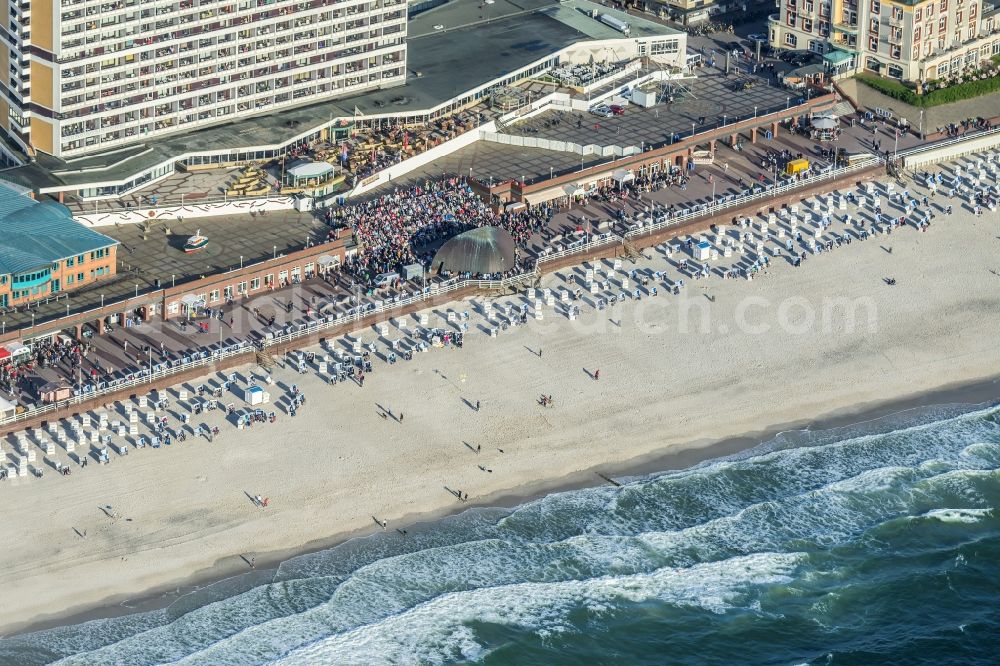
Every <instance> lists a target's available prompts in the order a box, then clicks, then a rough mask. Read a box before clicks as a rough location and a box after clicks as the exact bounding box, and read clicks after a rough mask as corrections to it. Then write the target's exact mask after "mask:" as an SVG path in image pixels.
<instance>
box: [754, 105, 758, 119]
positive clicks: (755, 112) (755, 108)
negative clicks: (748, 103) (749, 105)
mask: <svg viewBox="0 0 1000 666" xmlns="http://www.w3.org/2000/svg"><path fill="white" fill-rule="evenodd" d="M753 117H754V118H756V117H757V107H756V106H755V107H753Z"/></svg>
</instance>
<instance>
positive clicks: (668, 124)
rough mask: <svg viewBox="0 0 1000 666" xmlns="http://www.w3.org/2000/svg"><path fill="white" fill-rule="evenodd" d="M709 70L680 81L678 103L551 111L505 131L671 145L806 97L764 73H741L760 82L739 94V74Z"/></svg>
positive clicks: (554, 137)
mask: <svg viewBox="0 0 1000 666" xmlns="http://www.w3.org/2000/svg"><path fill="white" fill-rule="evenodd" d="M705 71H706V72H707V73H706V74H705V75H703V76H699V77H698V78H697V79H684V80H682V81H679V82H677V83H676V85H677V86H682V87H683V89H684V91H679V92H678V93H677V101H675V102H674V103H672V104H657V105H656V106H654V107H652V108H648V109H647V108H642V107H640V106H637V105H635V104H632V105H629V106H628V107H627V108H626V109H625V114H624V115H621V116H614V117H611V118H601V117H599V116H595V115H593V114H591V113H586V112H581V111H547V112H545V113H543V114H540V115H538V116H535V117H534V118H531V119H530V120H526V121H524V122H521V123H517V124H515V125H511V126H510V127H508V128H507V129H506V130H505V132H506V133H508V134H515V135H521V136H527V137H534V138H538V139H549V140H553V141H568V142H571V143H577V144H581V145H587V144H596V145H599V146H610V145H619V146H641V145H643V144H644V145H645V146H646V147H647V148H648V147H651V146H656V147H658V146H661V145H664V144H669V143H671V137H672V136H673V135H675V134H676V135H680V136H681V137H683V138H686V137H690V136H691V134H692V131H693V132H694V133H695V134H697V133H698V132H701V131H704V130H709V129H715V128H717V127H721V126H722V125H723V123H730V122H735V121H737V120H743V119H746V118H751V117H753V116H754V115H755V114H756V115H765V114H766V113H769V112H772V111H778V110H784V109H786V108H787V107H788V106H790V105H794V104H795V103H796V101H797V100H798V99H799V98H800V94H799V93H797V92H794V91H789V90H787V89H784V88H778V87H774V85H773V81H770V80H769V79H768V78H766V77H760V76H753V77H748V76H746V75H741V77H739V78H742V79H752V80H753V81H754V82H755V84H754V86H753V87H752V88H750V89H749V90H746V91H743V92H734V91H733V90H732V89H731V87H732V85H733V83H734V82H735V81H736V80H737V77H736V76H729V77H726V76H725V75H724V74H723V73H721V72H718V71H715V70H708V69H707V68H706V70H705ZM702 119H704V121H705V122H704V123H702V122H700V121H701V120H702Z"/></svg>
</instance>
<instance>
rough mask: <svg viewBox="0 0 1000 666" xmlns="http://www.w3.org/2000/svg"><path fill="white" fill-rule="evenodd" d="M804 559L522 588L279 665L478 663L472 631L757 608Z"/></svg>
mask: <svg viewBox="0 0 1000 666" xmlns="http://www.w3.org/2000/svg"><path fill="white" fill-rule="evenodd" d="M802 559H803V556H802V555H801V554H797V553H758V554H755V555H750V556H746V557H739V558H734V559H732V560H726V561H722V562H712V563H709V564H702V565H696V566H693V567H691V568H686V569H673V568H663V569H657V570H656V571H653V572H650V573H648V574H642V575H633V576H623V577H602V578H596V579H590V580H586V581H566V582H561V583H521V584H518V585H512V586H504V587H490V588H480V589H476V590H471V591H468V592H461V593H454V594H449V595H444V596H441V597H438V598H436V599H434V600H433V601H431V602H429V603H427V604H423V605H420V606H417V607H415V608H413V609H411V610H409V611H407V612H406V613H402V614H399V615H394V616H392V617H389V618H387V619H386V620H384V621H382V622H379V623H377V624H373V625H370V626H365V627H361V628H358V629H356V630H353V631H350V632H347V633H344V634H340V635H337V636H331V637H328V638H325V639H323V640H321V641H318V642H317V643H315V644H313V645H309V646H306V647H302V648H300V649H298V650H296V651H294V652H292V653H291V654H289V655H287V656H286V657H284V658H283V659H280V660H278V661H277V664H282V665H285V666H294V665H297V664H317V663H338V664H374V663H380V664H444V663H451V662H453V661H455V660H459V659H472V658H476V657H477V656H479V655H481V654H483V653H484V652H486V651H487V650H488V649H489V646H486V645H481V644H479V643H478V642H477V641H476V640H475V637H474V635H473V634H472V632H471V631H470V630H469V625H470V624H473V623H475V624H482V623H488V624H499V625H506V626H516V627H518V628H520V629H521V630H527V631H531V632H534V633H536V634H539V635H541V634H544V633H551V632H562V631H570V630H572V627H571V625H570V623H569V621H568V619H567V618H568V616H569V615H570V613H572V612H574V611H577V610H578V609H584V610H585V611H587V612H588V613H591V614H598V615H599V614H602V613H607V612H609V611H610V609H611V608H613V607H615V606H618V605H621V604H626V603H627V604H640V603H643V602H646V601H650V600H656V601H659V602H663V603H667V604H669V605H674V606H696V607H699V608H703V609H705V610H708V611H710V612H713V613H722V612H725V611H726V610H727V609H729V608H731V607H732V606H733V605H736V604H742V605H743V606H745V607H749V605H750V604H752V602H753V600H752V598H751V597H749V596H748V591H749V589H750V588H752V587H756V586H767V585H779V584H786V583H788V582H790V581H791V580H792V579H793V574H794V571H795V567H796V565H797V564H798V563H799V562H800V561H801V560H802Z"/></svg>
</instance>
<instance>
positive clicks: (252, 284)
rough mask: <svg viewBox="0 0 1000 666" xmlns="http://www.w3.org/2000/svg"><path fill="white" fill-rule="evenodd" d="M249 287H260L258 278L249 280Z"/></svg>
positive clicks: (256, 288)
mask: <svg viewBox="0 0 1000 666" xmlns="http://www.w3.org/2000/svg"><path fill="white" fill-rule="evenodd" d="M250 289H251V290H252V291H256V290H258V289H260V278H253V279H252V280H250Z"/></svg>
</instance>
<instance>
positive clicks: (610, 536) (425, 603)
mask: <svg viewBox="0 0 1000 666" xmlns="http://www.w3.org/2000/svg"><path fill="white" fill-rule="evenodd" d="M997 413H998V411H997V408H996V407H985V408H983V407H980V408H976V409H971V408H968V407H966V408H965V410H964V411H962V410H961V409H959V408H958V407H955V406H949V407H948V408H935V409H932V410H928V411H927V412H926V413H925V412H919V413H918V412H911V413H907V414H906V416H905V417H903V416H900V415H893V417H891V418H888V419H885V420H878V421H874V422H871V423H868V424H865V425H864V426H851V427H848V428H843V429H837V430H835V431H822V432H802V431H799V432H796V433H786V434H783V435H781V436H779V437H778V438H775V440H773V441H772V442H769V443H767V444H765V445H762V446H761V447H758V448H757V449H755V450H754V451H753V452H750V453H742V454H739V455H737V456H731V457H728V458H725V459H719V460H714V461H707V462H705V463H703V464H701V465H698V466H696V467H693V468H690V469H687V470H681V471H674V472H667V473H661V474H655V475H649V476H644V477H640V478H636V479H633V480H630V481H628V482H627V483H626V484H625V486H624V487H621V488H612V487H610V486H603V487H597V488H587V489H581V490H573V491H566V492H562V493H556V494H553V495H549V496H546V497H543V498H540V499H538V500H535V501H533V502H529V503H526V504H524V505H522V506H519V507H516V508H514V509H475V510H471V511H467V512H464V513H462V514H459V515H457V516H453V517H451V518H447V519H444V520H442V521H440V522H435V523H432V524H428V525H426V526H422V527H417V528H415V529H412V530H410V536H409V537H408V538H407V539H398V538H393V539H390V538H386V537H385V535H381V534H379V535H374V536H372V537H365V538H362V539H355V540H352V541H350V542H347V543H345V544H342V545H340V546H338V547H336V548H332V549H329V550H327V551H322V552H320V553H313V554H309V555H304V556H301V557H297V558H293V559H291V560H289V561H287V562H286V563H284V564H282V565H281V567H279V569H278V572H277V573H276V574H275V576H274V579H273V580H272V581H270V582H269V583H267V584H264V585H260V586H257V587H253V588H252V589H249V590H237V589H235V588H234V589H233V590H232V592H233V594H231V595H230V596H224V597H223V598H219V597H218V595H212V594H208V593H207V592H206V593H204V594H203V595H202V596H192V597H187V598H185V599H183V600H181V601H180V602H178V603H176V604H174V605H173V606H172V607H171V608H169V609H166V610H164V611H155V612H152V613H148V614H141V615H136V616H128V617H127V618H114V619H111V620H96V621H93V622H90V623H86V624H84V625H77V626H76V627H66V628H60V629H57V630H51V631H48V632H39V633H37V634H33V635H28V636H23V637H16V638H15V639H7V640H3V641H0V662H2V663H14V664H21V663H46V662H48V661H52V660H56V659H59V658H60V657H61V658H63V662H62V663H65V664H92V663H106V664H131V663H135V664H147V663H162V662H179V663H185V662H189V663H213V664H228V663H232V664H241V665H242V664H252V663H266V662H269V661H271V660H274V659H279V658H282V657H283V656H285V655H287V658H288V659H293V660H294V659H300V658H303V656H304V655H307V654H311V653H310V652H309V651H310V650H320V649H330V650H334V651H336V653H337V654H341V655H348V654H352V655H359V656H360V655H362V654H364V650H365V649H369V648H370V647H371V646H372V645H379V646H381V647H383V648H384V649H387V650H390V651H391V650H396V649H397V648H398V649H400V650H402V649H403V648H402V647H398V646H404V647H405V646H406V645H409V644H412V642H413V641H414V640H417V638H419V636H418V633H417V632H414V633H413V634H412V636H413V637H412V638H407V639H406V640H402V642H398V643H393V642H392V640H391V634H390V635H389V636H388V637H386V636H382V635H381V634H382V633H383V632H387V631H392V630H394V631H396V632H397V636H403V635H406V636H410V635H411V634H408V633H406V632H407V631H408V629H407V626H408V625H407V624H406V622H405V621H404V620H403V618H409V620H410V621H411V622H413V623H414V624H413V626H414V627H417V626H418V625H419V622H421V621H423V620H426V619H428V618H432V617H436V615H435V614H436V613H443V614H444V615H443V617H447V618H453V619H451V620H447V621H446V622H444V624H443V625H442V626H443V627H444V628H443V629H442V630H441V631H442V632H444V633H438V634H434V636H436V638H433V637H429V638H428V639H427V641H425V642H423V643H420V645H419V647H420V649H421V650H424V653H422V654H426V655H428V656H427V661H433V660H435V659H438V658H439V657H440V658H441V659H445V660H447V659H477V658H481V657H482V656H483V655H484V654H487V653H488V651H489V650H490V649H492V648H491V646H490V645H484V644H482V643H480V642H479V641H477V640H476V638H475V634H474V633H471V634H470V632H469V629H468V626H467V625H466V624H464V622H465V620H462V619H461V618H462V617H465V616H467V615H468V614H469V613H472V615H469V617H472V618H473V619H475V618H480V617H485V616H481V615H476V614H475V612H473V611H475V607H476V606H475V603H476V602H477V601H478V602H479V603H483V604H487V603H493V604H494V606H493V607H492V608H494V610H495V611H496V612H497V613H501V611H503V612H504V613H506V612H510V613H513V615H511V616H510V617H521V616H518V615H517V613H522V615H523V618H525V619H524V624H523V626H525V627H529V626H534V625H533V624H532V623H531V621H530V620H531V618H533V617H536V616H539V617H544V616H540V615H538V614H539V613H541V610H539V609H540V608H541V607H542V606H544V604H543V603H542V602H541V601H539V602H538V604H540V605H538V607H537V608H536V606H535V605H531V604H528V606H524V607H519V606H516V605H514V606H512V605H511V604H512V603H513V602H510V601H503V602H502V603H501V602H500V601H497V599H495V598H494V597H493V596H491V595H495V594H497V593H498V590H499V591H504V592H507V591H513V590H521V591H531V592H532V593H535V592H538V593H539V594H538V596H537V598H538V599H540V600H544V599H548V600H550V601H551V603H552V605H553V608H554V609H555V610H553V613H554V615H553V616H552V617H553V618H554V619H553V620H552V621H551V622H548V623H546V622H541V623H539V627H538V629H537V631H539V632H557V631H558V630H559V627H560V626H561V625H560V620H559V618H562V617H564V613H565V609H567V608H570V607H572V606H573V604H574V603H575V602H576V601H579V602H580V603H582V604H589V605H586V606H585V607H586V608H587V609H589V610H592V611H595V612H597V611H598V609H599V608H601V607H602V605H603V606H607V605H608V604H610V605H613V604H614V603H617V602H619V601H623V600H624V601H633V599H632V598H631V597H629V594H630V593H631V592H630V591H631V590H638V592H636V594H637V595H638V596H637V597H636V598H642V596H643V595H644V594H647V590H654V591H656V590H659V591H660V592H662V593H663V594H664V595H666V597H664V598H670V599H687V600H688V601H687V602H685V603H693V604H696V605H698V606H699V607H701V608H705V609H713V608H714V609H724V608H726V604H727V603H730V601H727V597H726V596H725V594H723V592H720V593H719V594H717V595H714V596H713V595H712V594H707V593H704V594H697V595H696V594H694V588H688V587H685V586H684V585H683V584H682V580H681V574H680V572H688V573H687V574H686V575H687V576H692V575H695V574H693V573H692V572H695V573H696V574H697V575H695V578H697V577H698V576H703V575H707V574H708V573H709V572H715V573H714V574H713V575H716V578H710V580H711V581H714V582H713V585H710V586H708V587H707V588H705V589H709V590H712V589H715V590H719V591H724V590H732V589H737V588H739V585H741V584H743V583H745V582H746V581H747V580H749V579H750V578H752V576H750V578H748V575H744V574H745V573H746V572H741V571H738V570H732V571H729V572H728V573H729V574H730V575H731V577H732V578H731V580H730V581H726V580H725V576H724V575H723V574H722V573H721V571H722V569H717V568H713V567H721V566H722V563H727V562H744V561H745V562H754V563H758V562H760V560H758V559H753V558H758V557H763V558H765V559H767V558H770V557H774V556H777V555H782V556H783V555H789V554H797V555H795V557H801V554H802V553H813V554H819V553H824V552H826V551H828V550H829V549H830V548H832V547H837V546H841V545H844V544H857V543H859V539H862V538H864V537H865V535H867V534H871V533H873V529H874V528H875V527H877V526H879V525H888V524H892V523H894V522H895V521H897V520H899V519H903V518H909V517H911V516H924V517H928V518H933V519H934V520H937V521H948V520H950V521H953V522H954V521H955V520H959V521H962V520H967V519H969V518H970V517H971V516H978V518H977V520H978V519H981V518H982V517H985V516H987V515H989V514H987V513H981V512H986V511H988V508H987V507H989V506H995V505H996V504H995V502H996V501H998V499H1000V498H997V497H996V493H997V492H998V490H997V488H998V485H1000V484H997V483H996V481H997V474H998V472H997V470H996V467H997V457H996V455H994V454H995V452H996V450H997V449H998V446H997V444H996V442H998V441H1000V424H998V423H997ZM920 414H923V416H924V417H927V416H928V415H932V416H934V417H935V418H936V417H941V416H944V418H940V419H938V420H934V421H931V422H921V420H920ZM792 443H794V444H795V445H794V446H793V445H792ZM954 506H965V507H970V508H969V509H962V510H958V511H962V512H972V513H960V514H949V513H947V512H948V511H956V510H954V509H946V508H945V507H954ZM977 507H978V508H977ZM935 512H939V513H938V514H935ZM955 515H957V516H958V518H957V519H956V518H955ZM876 532H877V531H876ZM882 536H884V535H882ZM880 538H881V537H880ZM869 545H871V544H869ZM873 547H877V545H875V546H873ZM745 558H751V559H745ZM769 562H770V564H773V561H772V560H769ZM770 564H769V566H770ZM751 569H753V567H751ZM766 571H773V570H772V569H766ZM751 573H752V572H751ZM692 580H694V579H692ZM740 581H743V583H741V582H740ZM702 582H703V581H702ZM727 582H728V583H733V584H734V585H736V588H732V587H727V586H726V585H727ZM663 586H666V587H663ZM713 586H714V587H713ZM684 590H687V593H688V596H684V594H682V593H681V592H683V591H684ZM612 591H613V592H612ZM236 592H238V593H236ZM668 592H670V594H674V595H675V596H673V597H670V595H669V594H668ZM546 595H548V596H546ZM574 595H575V596H574ZM654 597H655V598H657V599H659V598H660V597H657V596H656V595H655V593H654ZM609 599H611V601H609ZM692 599H696V600H697V601H691V600H692ZM560 600H563V601H560ZM448 603H451V604H459V608H460V609H461V611H462V612H461V613H455V614H454V615H453V616H452V615H447V611H448ZM525 603H527V602H525ZM678 603H680V602H678ZM748 603H749V602H748ZM486 608H489V606H484V612H485V609H486ZM470 609H471V610H470ZM560 609H561V610H560ZM532 613H535V615H533V614H532ZM560 613H563V615H561V614H560ZM463 614H464V615H463ZM501 614H503V613H501ZM455 618H458V619H455ZM475 621H489V620H481V619H480V620H475ZM397 623H402V624H397ZM515 624H518V626H522V625H521V624H519V623H515ZM424 631H432V630H431V629H427V628H425V629H424ZM386 641H388V643H386ZM434 641H437V643H434ZM394 645H395V646H397V647H393V646H394ZM320 646H326V647H323V648H321V647H320ZM435 646H436V647H435ZM483 651H486V652H483ZM394 654H395V653H394ZM399 654H401V655H402V654H404V653H403V652H399ZM11 655H13V658H8V657H10V656H11ZM435 655H437V656H435ZM445 655H450V656H449V657H446V656H445ZM32 659H33V660H32ZM400 659H401V663H405V659H403V658H402V657H401V658H400ZM341 663H351V662H350V661H349V660H346V661H342V662H341Z"/></svg>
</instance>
